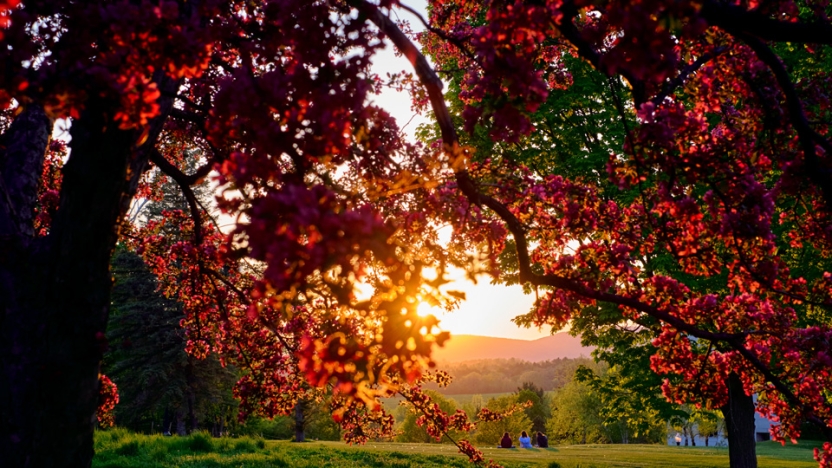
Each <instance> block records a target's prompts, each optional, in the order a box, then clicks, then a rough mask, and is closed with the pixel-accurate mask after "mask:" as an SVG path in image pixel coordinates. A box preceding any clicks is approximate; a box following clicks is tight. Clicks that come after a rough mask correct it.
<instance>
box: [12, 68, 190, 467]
mask: <svg viewBox="0 0 832 468" xmlns="http://www.w3.org/2000/svg"><path fill="white" fill-rule="evenodd" d="M170 84H173V85H174V86H175V85H176V83H173V82H171V83H166V84H165V85H164V86H162V88H163V89H164V90H165V91H167V92H168V93H172V92H173V90H175V89H176V88H175V87H174V88H173V90H171V86H170ZM163 101H164V102H163ZM172 103H173V99H172V98H163V99H161V100H160V107H161V109H162V116H161V117H159V118H158V119H156V120H155V121H154V122H153V124H151V129H150V132H149V134H148V135H149V137H148V141H150V142H155V141H156V139H157V137H158V135H159V132H160V131H161V125H162V121H163V119H164V116H166V115H167V113H169V112H170V109H171V107H172ZM114 108H115V107H114V104H113V103H112V102H104V101H101V100H96V99H90V100H89V101H87V103H86V109H85V111H84V112H83V114H82V116H81V118H79V119H77V120H75V121H74V122H73V124H72V128H71V135H72V142H71V148H72V153H71V156H70V158H69V160H68V161H67V163H66V165H65V166H64V169H63V175H64V176H63V182H62V186H61V193H60V202H59V208H58V211H57V213H56V214H55V216H54V218H53V221H52V224H51V226H50V230H49V234H48V235H47V236H46V237H35V236H34V234H33V232H34V230H33V227H32V220H33V219H34V216H33V214H32V212H31V211H32V209H33V208H34V207H35V206H36V203H37V199H36V197H37V192H36V188H37V182H38V181H39V177H40V174H41V170H42V168H43V156H44V152H45V149H46V146H45V145H46V143H47V142H48V139H49V135H50V134H51V123H50V122H49V120H48V119H47V118H46V117H45V115H44V114H43V112H42V111H39V113H40V116H38V115H36V114H37V113H38V110H37V108H36V107H35V105H34V104H31V105H30V106H29V108H27V109H25V110H24V112H23V113H22V114H21V115H19V116H18V117H17V118H16V119H15V122H14V123H13V125H12V127H10V128H9V130H8V131H7V132H6V134H5V135H3V144H4V145H5V148H6V151H5V152H4V153H3V154H0V159H1V160H3V161H4V162H3V163H2V164H1V165H0V166H2V168H3V170H4V171H6V172H7V173H6V174H4V175H3V177H2V179H3V180H4V183H3V187H2V190H0V460H2V463H3V466H13V467H39V468H41V467H42V468H51V467H88V466H90V465H91V463H92V457H93V430H94V428H95V426H96V416H95V413H96V408H97V407H98V403H99V402H98V399H99V367H100V361H101V357H102V355H103V352H104V350H105V348H106V345H107V342H106V338H105V336H104V331H105V330H106V324H107V318H108V313H109V303H110V297H109V293H110V285H111V282H112V279H111V277H110V272H109V260H110V255H111V253H112V249H113V248H114V246H115V243H116V239H117V231H118V230H117V225H118V222H119V221H120V219H121V218H122V217H123V215H124V212H125V211H126V207H127V203H128V202H129V200H130V198H132V196H133V194H134V193H135V188H136V186H137V184H138V179H139V176H140V175H141V172H142V171H143V170H144V168H145V166H146V164H147V145H145V146H142V147H137V146H136V145H137V140H138V139H139V136H140V135H141V132H140V131H137V130H131V131H125V130H119V129H118V128H117V126H116V125H114V124H113V122H112V116H111V115H110V114H108V112H106V111H107V110H111V109H114ZM30 112H31V114H30ZM152 144H153V143H151V145H152ZM10 158H11V159H10ZM15 173H17V175H15ZM6 180H11V181H12V183H10V184H9V183H6ZM33 187H34V188H35V190H33Z"/></svg>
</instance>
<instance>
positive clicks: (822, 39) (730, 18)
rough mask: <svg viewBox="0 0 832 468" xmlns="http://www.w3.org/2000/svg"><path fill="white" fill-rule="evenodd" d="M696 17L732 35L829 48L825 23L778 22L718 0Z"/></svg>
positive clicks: (830, 29)
mask: <svg viewBox="0 0 832 468" xmlns="http://www.w3.org/2000/svg"><path fill="white" fill-rule="evenodd" d="M699 15H700V16H701V17H702V18H703V19H704V20H705V21H707V22H708V23H710V24H712V25H714V26H718V27H720V28H722V29H724V30H726V31H728V32H731V33H732V34H734V35H736V34H735V33H734V32H740V33H746V34H750V35H753V36H756V37H759V38H760V39H763V40H766V41H775V42H797V43H801V44H804V43H811V44H832V25H830V24H829V23H825V22H820V21H818V22H814V23H791V22H788V21H778V20H775V19H772V18H770V17H769V16H766V15H764V14H762V13H759V12H757V11H753V10H752V11H749V10H746V9H745V8H743V7H739V6H736V5H731V4H729V3H727V2H722V1H717V0H706V1H705V2H704V3H703V4H702V9H701V10H700V11H699ZM732 31H734V32H732Z"/></svg>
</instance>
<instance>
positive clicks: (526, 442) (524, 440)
mask: <svg viewBox="0 0 832 468" xmlns="http://www.w3.org/2000/svg"><path fill="white" fill-rule="evenodd" d="M520 448H532V438H531V437H529V435H528V434H526V431H523V433H522V434H520Z"/></svg>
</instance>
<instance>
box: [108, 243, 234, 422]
mask: <svg viewBox="0 0 832 468" xmlns="http://www.w3.org/2000/svg"><path fill="white" fill-rule="evenodd" d="M112 271H113V277H114V279H115V284H114V286H113V292H112V306H111V319H110V322H109V326H108V333H107V335H108V336H109V339H110V349H109V351H108V352H107V353H106V355H105V360H104V369H105V372H106V373H107V375H109V376H110V377H111V378H112V379H113V381H114V382H115V383H116V385H118V387H119V394H120V402H119V404H118V405H116V422H117V424H119V425H124V426H126V427H128V428H130V429H133V430H136V431H142V432H155V431H159V432H167V431H170V432H178V433H180V434H184V433H186V432H189V431H193V430H196V429H198V428H202V429H210V430H212V431H213V432H214V433H215V434H219V433H220V432H224V431H225V430H227V429H228V427H227V426H228V425H229V424H231V425H233V424H235V420H236V417H235V416H236V408H237V402H236V400H234V398H233V396H232V392H231V389H232V388H233V385H234V383H235V382H236V380H237V374H236V371H235V370H234V369H233V368H230V367H224V366H222V365H221V363H220V361H219V360H218V359H217V357H216V356H213V355H212V356H209V357H208V358H206V359H202V360H200V359H196V358H195V357H193V356H192V355H190V354H188V353H186V352H185V337H184V331H183V330H182V329H181V328H180V327H179V321H180V320H181V319H182V318H183V317H184V315H183V313H182V309H181V306H180V305H179V304H178V303H176V302H175V301H171V300H169V299H166V298H165V297H163V296H162V295H161V294H160V293H159V292H158V291H157V290H156V287H157V283H156V278H155V276H153V274H152V273H150V271H148V269H147V266H146V265H145V264H144V262H143V261H142V260H141V258H140V257H139V256H138V255H136V254H134V253H132V252H129V251H127V250H126V249H123V248H120V249H119V250H118V251H117V252H116V254H115V255H114V257H113V267H112Z"/></svg>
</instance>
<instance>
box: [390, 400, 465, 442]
mask: <svg viewBox="0 0 832 468" xmlns="http://www.w3.org/2000/svg"><path fill="white" fill-rule="evenodd" d="M425 393H427V394H428V395H430V397H431V400H433V401H434V402H435V403H436V404H437V405H439V407H440V408H441V409H442V411H444V412H445V413H453V412H455V411H456V409H457V405H456V402H455V401H454V400H451V399H448V398H445V397H444V396H442V394H440V393H438V392H435V391H433V390H426V391H425ZM421 416H422V414H421V413H419V412H417V411H409V412H408V413H407V416H405V418H404V421H402V424H401V426H400V427H399V433H398V434H397V435H396V442H418V443H435V442H448V440H444V441H443V440H436V438H434V437H432V436H430V435H429V434H428V433H427V432H426V431H425V429H424V428H423V427H422V425H421V424H417V420H418V419H419V418H420V417H421ZM453 435H454V436H457V435H458V434H453Z"/></svg>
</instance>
